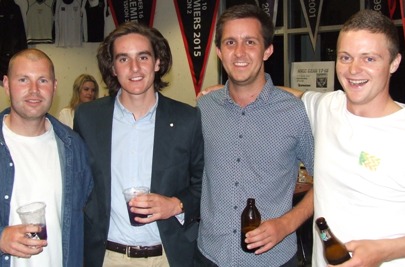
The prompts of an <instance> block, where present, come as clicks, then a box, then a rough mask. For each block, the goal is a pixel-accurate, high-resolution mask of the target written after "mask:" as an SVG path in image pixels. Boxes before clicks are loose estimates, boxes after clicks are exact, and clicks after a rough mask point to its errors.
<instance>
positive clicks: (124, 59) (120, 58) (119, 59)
mask: <svg viewBox="0 0 405 267" xmlns="http://www.w3.org/2000/svg"><path fill="white" fill-rule="evenodd" d="M127 61H128V59H127V58H126V57H119V58H118V62H127Z"/></svg>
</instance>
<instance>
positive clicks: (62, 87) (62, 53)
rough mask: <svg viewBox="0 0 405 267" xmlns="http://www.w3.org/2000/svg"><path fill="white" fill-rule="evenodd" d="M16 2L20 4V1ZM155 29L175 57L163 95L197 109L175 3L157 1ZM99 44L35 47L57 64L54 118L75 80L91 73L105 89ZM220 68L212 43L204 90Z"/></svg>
mask: <svg viewBox="0 0 405 267" xmlns="http://www.w3.org/2000/svg"><path fill="white" fill-rule="evenodd" d="M15 2H16V3H17V4H19V3H18V1H15ZM110 18H111V16H110ZM106 22H107V25H106V28H107V29H113V28H114V25H113V22H112V20H107V21H106ZM154 27H155V28H157V29H158V30H159V31H161V32H162V34H163V35H164V36H165V37H166V39H167V40H168V41H169V44H170V47H171V49H172V54H173V67H172V70H171V72H170V73H169V74H168V75H166V76H165V77H164V78H165V80H166V81H168V82H169V83H170V84H169V87H167V88H165V89H163V91H162V93H163V94H164V95H166V96H168V97H171V98H174V99H177V100H179V101H181V102H185V103H188V104H190V105H193V106H194V105H195V103H196V101H195V91H194V85H193V82H192V77H191V74H190V69H189V67H188V61H187V55H186V51H185V48H184V45H183V40H182V35H181V32H180V27H179V23H178V20H177V15H176V11H175V7H174V3H173V1H168V0H157V2H156V11H155V18H154ZM98 45H99V43H83V46H82V47H79V48H61V47H56V46H55V45H54V44H39V45H35V46H33V47H36V48H38V49H41V50H43V51H44V52H45V53H47V54H48V56H49V57H50V58H51V59H52V61H53V62H54V65H55V71H56V78H57V80H58V91H57V95H56V97H55V99H54V102H53V105H52V107H51V110H50V113H51V114H52V115H55V116H57V114H58V113H59V111H60V110H61V109H62V108H63V107H65V106H66V105H67V104H68V102H69V100H70V97H71V92H72V86H73V81H74V80H75V78H76V77H77V76H78V75H79V74H81V73H89V74H91V75H93V76H94V77H95V78H96V79H97V81H99V84H100V85H101V86H104V84H102V82H101V75H100V73H99V71H98V67H97V60H96V51H97V47H98ZM217 69H218V68H217V56H216V54H215V47H214V44H212V45H211V52H210V55H209V59H208V62H207V66H206V72H205V78H204V81H203V86H202V88H205V87H207V86H210V85H213V84H217V83H218V73H217ZM107 92H108V91H107V90H101V91H100V96H103V95H105V94H107ZM7 106H9V101H8V99H7V97H6V95H5V93H4V88H3V87H1V86H0V110H3V109H4V108H5V107H7Z"/></svg>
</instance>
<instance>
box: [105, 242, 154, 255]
mask: <svg viewBox="0 0 405 267" xmlns="http://www.w3.org/2000/svg"><path fill="white" fill-rule="evenodd" d="M107 249H108V250H111V251H114V252H118V253H121V254H126V255H127V257H129V258H148V257H156V256H162V245H156V246H150V247H147V246H126V245H121V244H118V243H115V242H111V241H107Z"/></svg>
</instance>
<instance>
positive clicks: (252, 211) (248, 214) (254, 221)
mask: <svg viewBox="0 0 405 267" xmlns="http://www.w3.org/2000/svg"><path fill="white" fill-rule="evenodd" d="M260 221H261V217H260V212H259V210H258V209H257V208H256V205H255V199H254V198H248V200H247V205H246V207H245V209H244V210H243V212H242V216H241V231H240V237H241V240H240V243H241V246H242V250H243V251H245V252H248V253H253V252H254V251H255V249H248V248H247V244H246V242H245V238H246V233H247V232H249V231H251V230H253V229H256V228H257V227H258V226H259V225H260Z"/></svg>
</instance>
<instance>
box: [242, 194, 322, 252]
mask: <svg viewBox="0 0 405 267" xmlns="http://www.w3.org/2000/svg"><path fill="white" fill-rule="evenodd" d="M313 211H314V193H313V189H310V190H309V191H308V192H307V193H306V194H305V196H304V198H303V199H302V200H301V201H300V202H299V203H298V204H297V205H296V206H295V207H293V208H292V209H291V210H290V211H289V212H287V213H286V214H284V215H283V216H281V217H279V218H275V219H270V220H267V221H264V222H262V223H261V225H260V226H259V227H258V228H256V229H255V230H252V231H250V232H248V233H247V234H246V242H247V243H250V244H249V245H248V248H249V249H253V248H259V249H257V250H256V252H255V254H261V253H264V252H266V251H268V250H270V249H271V248H272V247H274V246H275V245H277V244H278V243H279V242H280V241H281V240H283V239H284V238H285V237H286V236H287V235H289V234H291V233H293V232H294V231H296V230H297V229H298V227H299V226H300V225H301V224H303V223H304V222H305V221H306V220H307V219H308V218H310V217H311V216H312V214H313Z"/></svg>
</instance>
